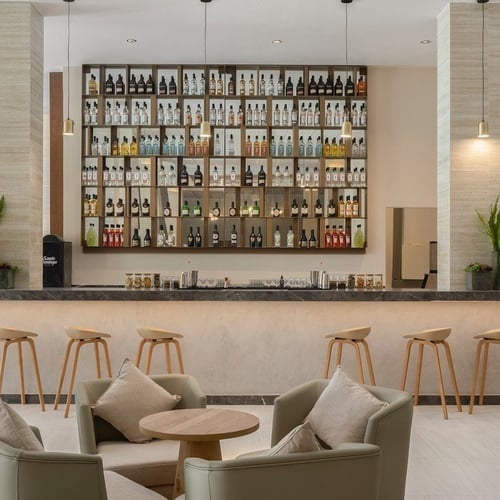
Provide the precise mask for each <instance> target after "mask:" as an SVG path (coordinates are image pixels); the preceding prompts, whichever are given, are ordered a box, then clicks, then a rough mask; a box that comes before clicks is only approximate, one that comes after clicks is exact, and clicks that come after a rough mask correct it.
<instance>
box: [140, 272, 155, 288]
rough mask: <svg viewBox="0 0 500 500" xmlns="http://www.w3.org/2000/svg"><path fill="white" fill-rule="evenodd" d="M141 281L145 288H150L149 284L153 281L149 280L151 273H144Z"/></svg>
mask: <svg viewBox="0 0 500 500" xmlns="http://www.w3.org/2000/svg"><path fill="white" fill-rule="evenodd" d="M142 282H143V284H144V288H145V289H146V290H149V289H150V288H151V285H152V284H153V282H152V281H151V274H150V273H146V274H144V276H143V278H142Z"/></svg>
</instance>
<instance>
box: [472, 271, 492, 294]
mask: <svg viewBox="0 0 500 500" xmlns="http://www.w3.org/2000/svg"><path fill="white" fill-rule="evenodd" d="M465 278H466V279H465V288H466V289H467V290H492V289H493V278H494V273H493V272H492V271H483V272H468V271H467V272H466V273H465Z"/></svg>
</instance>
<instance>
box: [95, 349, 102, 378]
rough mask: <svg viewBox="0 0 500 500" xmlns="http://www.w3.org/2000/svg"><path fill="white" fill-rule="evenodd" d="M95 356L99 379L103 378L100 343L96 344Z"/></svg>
mask: <svg viewBox="0 0 500 500" xmlns="http://www.w3.org/2000/svg"><path fill="white" fill-rule="evenodd" d="M94 356H95V366H96V371H97V378H102V375H101V359H100V357H99V343H98V342H94Z"/></svg>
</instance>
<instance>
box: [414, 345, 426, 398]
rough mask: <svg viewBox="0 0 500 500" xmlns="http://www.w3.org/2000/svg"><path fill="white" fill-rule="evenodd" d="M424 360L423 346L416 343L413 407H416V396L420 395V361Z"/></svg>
mask: <svg viewBox="0 0 500 500" xmlns="http://www.w3.org/2000/svg"><path fill="white" fill-rule="evenodd" d="M423 359H424V344H422V343H421V342H418V358H417V375H416V376H415V395H414V397H413V406H417V405H418V396H419V394H420V379H421V377H422V361H423Z"/></svg>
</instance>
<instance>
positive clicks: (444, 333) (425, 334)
mask: <svg viewBox="0 0 500 500" xmlns="http://www.w3.org/2000/svg"><path fill="white" fill-rule="evenodd" d="M450 333H451V328H432V329H430V330H422V331H420V332H415V333H409V334H407V335H405V336H404V338H405V339H415V340H427V341H429V342H442V341H443V340H445V339H446V338H447V337H448V336H449V335H450Z"/></svg>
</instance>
